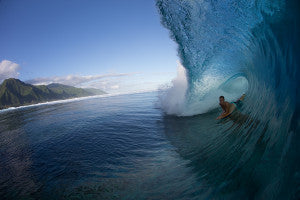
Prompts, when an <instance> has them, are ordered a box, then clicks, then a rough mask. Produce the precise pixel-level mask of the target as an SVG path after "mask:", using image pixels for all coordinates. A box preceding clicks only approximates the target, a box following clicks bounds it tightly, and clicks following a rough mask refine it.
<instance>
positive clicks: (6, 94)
mask: <svg viewBox="0 0 300 200" xmlns="http://www.w3.org/2000/svg"><path fill="white" fill-rule="evenodd" d="M99 94H105V92H103V91H102V90H97V89H92V88H88V89H82V88H76V87H72V86H68V85H63V84H58V83H53V84H50V85H38V86H34V85H31V84H27V83H24V82H22V81H20V80H18V79H14V78H9V79H6V80H4V81H3V83H2V84H1V85H0V109H4V108H8V107H12V106H13V107H17V106H21V105H29V104H35V103H41V102H45V101H54V100H61V99H70V98H75V97H84V96H93V95H99Z"/></svg>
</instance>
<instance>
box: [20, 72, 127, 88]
mask: <svg viewBox="0 0 300 200" xmlns="http://www.w3.org/2000/svg"><path fill="white" fill-rule="evenodd" d="M130 75H131V74H126V73H119V74H104V75H90V76H79V75H68V76H61V77H44V78H35V79H31V80H28V81H26V82H27V83H30V84H33V85H48V84H51V83H60V84H65V85H71V86H76V87H86V85H93V82H95V81H99V80H101V79H104V78H111V77H122V76H130ZM105 84H107V81H102V84H101V85H105Z"/></svg>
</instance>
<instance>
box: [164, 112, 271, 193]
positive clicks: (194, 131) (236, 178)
mask: <svg viewBox="0 0 300 200" xmlns="http://www.w3.org/2000/svg"><path fill="white" fill-rule="evenodd" d="M216 112H217V111H216V110H215V111H213V112H211V113H206V114H203V115H197V116H193V117H175V116H164V118H163V126H164V131H165V135H166V138H167V139H168V140H169V141H170V143H171V144H172V145H173V146H174V147H175V148H176V151H177V153H178V154H179V155H180V156H181V158H183V159H184V160H188V161H189V162H188V164H187V167H190V168H191V169H192V170H193V172H194V173H195V174H196V175H197V177H198V181H199V182H201V183H202V184H204V185H206V186H207V188H208V189H210V190H212V192H211V195H212V196H211V197H212V198H214V197H216V196H215V195H221V196H223V197H224V195H225V196H226V195H228V197H230V198H254V197H255V195H256V193H257V192H258V191H259V190H260V187H261V185H260V184H261V181H260V180H259V179H260V178H259V177H258V176H256V175H254V174H255V173H254V171H255V168H256V166H257V165H258V164H259V163H260V162H261V159H262V156H263V154H264V152H265V150H266V147H267V144H268V140H265V139H264V136H265V133H266V131H267V130H268V124H265V125H262V124H260V122H259V121H258V120H254V119H251V118H250V117H249V116H247V115H245V114H242V113H241V112H236V113H234V115H232V116H230V117H228V118H227V119H225V120H222V121H216V120H215V118H216V115H217V113H216Z"/></svg>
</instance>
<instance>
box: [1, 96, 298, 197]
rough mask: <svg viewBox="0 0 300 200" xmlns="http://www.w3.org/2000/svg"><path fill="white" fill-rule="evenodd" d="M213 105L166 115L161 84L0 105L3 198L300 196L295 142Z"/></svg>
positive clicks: (257, 122) (258, 123)
mask: <svg viewBox="0 0 300 200" xmlns="http://www.w3.org/2000/svg"><path fill="white" fill-rule="evenodd" d="M216 102H217V99H216ZM246 102H247V101H246ZM246 102H245V103H246ZM219 113H220V109H215V110H212V111H210V112H208V113H206V114H201V115H196V116H191V117H178V116H170V115H166V114H165V113H164V111H163V110H162V109H161V107H160V103H159V101H158V92H148V93H140V94H128V95H118V96H110V97H99V98H91V99H83V100H81V101H74V102H62V103H57V104H49V105H47V104H44V105H39V106H34V107H23V108H19V109H14V110H7V111H4V112H1V113H0V138H1V139H0V154H1V156H0V196H1V197H2V198H1V199H22V198H23V199H253V198H256V199H281V198H282V199H296V198H297V197H299V196H297V193H296V192H297V187H299V182H297V181H298V180H299V173H298V171H297V170H298V169H299V168H295V167H296V166H295V165H294V164H295V162H299V160H295V159H296V156H297V155H293V153H296V154H298V153H299V152H298V151H297V150H298V147H297V146H294V145H297V144H293V143H295V142H296V141H294V142H293V141H291V144H290V146H289V148H287V149H285V152H281V151H279V150H277V149H275V148H276V147H277V146H278V145H276V143H277V142H278V140H280V138H279V139H278V138H275V141H274V139H273V138H270V137H264V135H266V134H267V133H268V131H270V130H269V129H271V127H269V128H268V127H263V133H262V132H260V131H257V129H258V127H259V126H261V125H260V122H259V121H256V122H249V121H248V122H245V121H242V120H241V118H238V119H235V118H234V117H232V118H228V119H226V120H224V121H217V120H215V118H216V117H217V116H218V114H219ZM245 120H246V121H247V119H245ZM271 130H272V129H271ZM297 142H298V141H297ZM282 153H284V154H288V159H289V160H286V158H285V157H284V156H285V155H282ZM282 161H284V163H282ZM297 184H298V185H297ZM274 185H275V186H276V187H275V189H273V188H272V186H274Z"/></svg>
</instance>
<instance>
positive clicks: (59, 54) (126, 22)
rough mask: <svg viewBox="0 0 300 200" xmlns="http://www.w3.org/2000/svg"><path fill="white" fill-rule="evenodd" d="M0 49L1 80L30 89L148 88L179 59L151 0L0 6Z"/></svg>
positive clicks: (8, 1) (31, 0)
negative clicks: (55, 86) (66, 85)
mask: <svg viewBox="0 0 300 200" xmlns="http://www.w3.org/2000/svg"><path fill="white" fill-rule="evenodd" d="M0 44H1V46H0V62H1V61H2V62H1V63H0V68H1V66H2V69H0V79H1V77H2V79H3V77H6V76H9V75H11V76H14V77H17V78H19V79H21V80H23V81H28V82H30V83H33V84H39V83H49V82H54V81H56V82H61V83H69V84H71V85H74V86H86V87H88V86H93V87H98V88H101V89H107V90H110V89H113V88H114V89H120V87H121V88H122V87H123V86H124V87H123V90H126V85H127V86H129V87H130V88H132V87H133V84H135V85H136V86H139V87H140V88H141V85H143V84H145V85H147V84H148V85H149V87H150V85H152V86H151V87H153V86H154V85H159V84H161V83H163V82H166V81H168V80H171V79H172V77H174V76H175V74H176V66H177V60H178V57H177V52H176V48H177V47H176V44H175V43H174V42H173V41H172V40H171V39H170V38H169V33H168V30H167V29H165V28H164V27H163V26H162V25H161V24H160V19H159V14H158V12H157V10H156V7H155V1H154V0H87V1H86V0H26V1H23V0H2V1H0ZM3 61H5V62H3ZM8 62H9V63H8ZM4 68H5V69H4ZM9 70H14V71H13V72H11V74H10V71H9ZM1 73H2V76H1ZM74 77H75V78H74ZM73 78H74V79H76V80H77V82H76V84H75V83H74V84H73V83H72V79H73ZM41 80H42V81H41ZM66 80H69V82H66ZM78 80H82V81H81V82H80V81H79V82H78ZM97 81H98V82H97ZM101 81H102V82H105V84H106V86H107V87H106V88H105V87H104V85H105V84H104V85H103V84H101ZM97 83H98V84H97ZM145 88H147V87H146V86H145ZM141 89H142V88H141Z"/></svg>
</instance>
